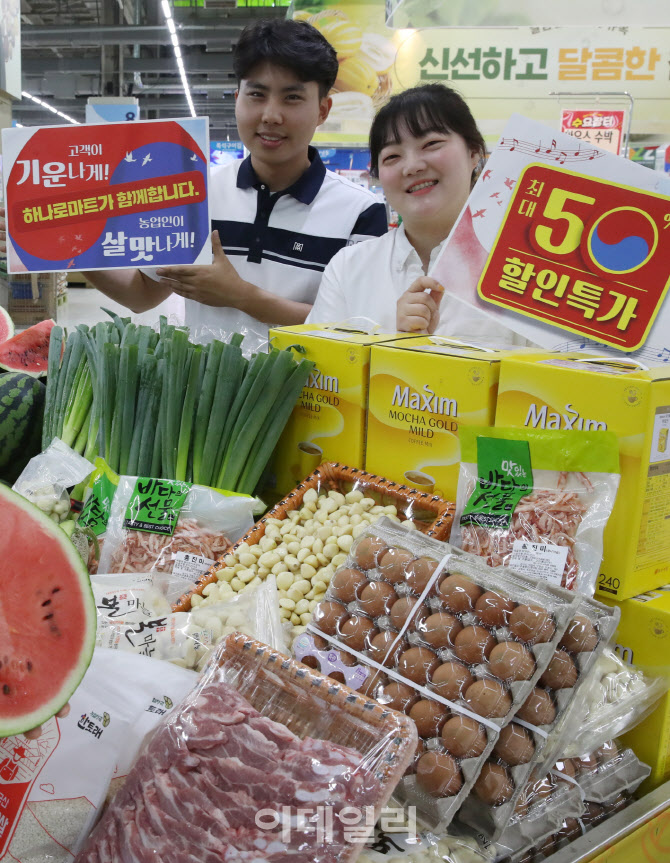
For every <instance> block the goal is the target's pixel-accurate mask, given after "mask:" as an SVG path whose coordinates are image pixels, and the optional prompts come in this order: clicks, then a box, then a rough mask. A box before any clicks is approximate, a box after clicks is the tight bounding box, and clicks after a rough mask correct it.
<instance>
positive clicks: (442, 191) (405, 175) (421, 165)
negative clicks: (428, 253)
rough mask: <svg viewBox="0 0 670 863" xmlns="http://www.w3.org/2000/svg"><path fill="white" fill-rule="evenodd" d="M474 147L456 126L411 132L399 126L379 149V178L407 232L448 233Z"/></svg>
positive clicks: (474, 159)
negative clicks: (417, 133)
mask: <svg viewBox="0 0 670 863" xmlns="http://www.w3.org/2000/svg"><path fill="white" fill-rule="evenodd" d="M478 161H479V153H477V152H474V153H473V152H470V150H469V149H468V145H467V144H466V142H465V140H464V139H463V138H462V137H461V136H460V135H458V134H457V133H455V132H426V133H425V134H422V135H420V136H418V137H414V136H413V135H412V134H410V132H409V131H408V129H407V128H406V127H404V126H401V127H400V129H399V135H398V140H397V141H392V142H389V143H387V144H386V145H385V146H384V147H382V149H381V151H380V154H379V180H380V182H381V184H382V186H383V188H384V194H385V195H386V199H387V200H388V202H389V204H390V205H391V206H392V207H393V209H394V210H395V211H396V212H397V213H399V214H400V215H401V216H402V219H403V222H404V223H405V225H406V229H407V230H408V232H410V231H414V232H417V231H421V230H425V231H429V232H430V233H431V234H435V233H438V234H439V233H443V234H444V236H445V237H446V235H447V233H448V232H449V231H450V230H451V228H452V227H453V224H454V222H455V221H456V218H457V217H458V214H459V213H460V211H461V210H462V208H463V205H464V204H465V202H466V200H467V198H468V195H469V194H470V183H471V178H472V172H473V170H474V168H475V167H476V165H477V163H478Z"/></svg>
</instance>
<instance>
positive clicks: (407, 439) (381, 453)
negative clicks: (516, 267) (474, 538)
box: [365, 336, 523, 500]
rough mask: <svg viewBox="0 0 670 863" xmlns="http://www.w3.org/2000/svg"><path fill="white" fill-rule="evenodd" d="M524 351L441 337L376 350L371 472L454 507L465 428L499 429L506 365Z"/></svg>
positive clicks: (369, 444)
mask: <svg viewBox="0 0 670 863" xmlns="http://www.w3.org/2000/svg"><path fill="white" fill-rule="evenodd" d="M522 350H523V348H509V349H506V350H504V351H501V350H498V349H495V348H493V347H483V346H477V347H473V346H468V345H463V344H459V343H458V342H454V340H451V339H443V338H440V337H439V336H415V337H411V338H405V339H402V340H399V341H392V342H387V343H386V344H383V345H375V346H374V347H373V348H372V352H371V355H370V395H369V400H368V434H367V442H366V453H365V469H366V470H368V471H370V472H371V473H378V474H381V475H382V476H386V477H388V478H389V479H392V480H395V481H396V482H402V483H406V484H407V485H412V486H414V487H415V488H420V489H425V490H426V491H434V492H435V493H436V494H438V495H440V496H442V497H446V498H448V499H449V500H456V489H457V487H458V470H459V463H460V457H461V448H460V443H459V440H458V429H459V426H460V425H462V424H466V425H478V426H487V425H492V424H493V419H494V416H495V404H496V392H497V387H498V372H499V370H500V361H501V359H502V358H503V357H509V356H512V355H514V353H516V352H518V351H522Z"/></svg>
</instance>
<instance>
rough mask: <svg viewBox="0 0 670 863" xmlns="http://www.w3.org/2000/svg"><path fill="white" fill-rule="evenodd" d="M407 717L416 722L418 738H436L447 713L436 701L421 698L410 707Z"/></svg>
mask: <svg viewBox="0 0 670 863" xmlns="http://www.w3.org/2000/svg"><path fill="white" fill-rule="evenodd" d="M408 715H409V717H410V719H413V720H414V722H416V730H417V731H418V732H419V737H436V736H437V735H438V734H439V733H440V729H441V728H442V726H443V725H444V723H445V720H446V718H447V716H448V715H449V713H448V711H447V709H446V707H443V706H442V705H441V704H440V703H439V702H438V701H432V700H430V699H428V698H422V699H421V700H420V701H417V702H416V704H414V705H412V707H411V708H410V711H409V714H408Z"/></svg>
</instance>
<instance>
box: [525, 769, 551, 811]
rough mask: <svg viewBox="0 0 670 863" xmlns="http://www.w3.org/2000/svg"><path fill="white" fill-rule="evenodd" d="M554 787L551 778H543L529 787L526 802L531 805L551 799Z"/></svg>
mask: <svg viewBox="0 0 670 863" xmlns="http://www.w3.org/2000/svg"><path fill="white" fill-rule="evenodd" d="M554 787H555V786H554V783H553V782H552V780H551V777H550V776H549V775H547V776H543V777H542V779H539V780H538V781H537V782H534V783H533V784H532V785H531V788H530V793H529V795H528V802H529V803H530V804H533V803H537V802H538V801H540V800H546V799H547V797H551V795H552V793H553V791H554Z"/></svg>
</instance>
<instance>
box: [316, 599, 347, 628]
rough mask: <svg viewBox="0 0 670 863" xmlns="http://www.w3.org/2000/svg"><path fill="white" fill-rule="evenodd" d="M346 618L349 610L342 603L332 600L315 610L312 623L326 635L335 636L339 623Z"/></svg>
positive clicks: (321, 603)
mask: <svg viewBox="0 0 670 863" xmlns="http://www.w3.org/2000/svg"><path fill="white" fill-rule="evenodd" d="M346 616H347V609H346V608H345V607H344V606H343V605H342V603H341V602H335V601H334V600H332V599H330V600H325V601H324V602H320V603H319V604H318V605H317V607H316V608H315V609H314V614H313V616H312V623H313V624H314V626H316V628H317V629H320V630H321V631H322V632H325V633H326V635H335V634H336V633H337V627H338V624H339V622H340V621H341V620H343V619H344V618H345V617H346Z"/></svg>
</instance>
